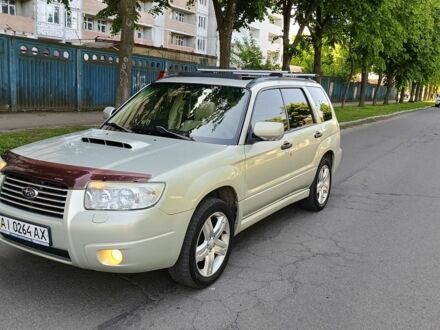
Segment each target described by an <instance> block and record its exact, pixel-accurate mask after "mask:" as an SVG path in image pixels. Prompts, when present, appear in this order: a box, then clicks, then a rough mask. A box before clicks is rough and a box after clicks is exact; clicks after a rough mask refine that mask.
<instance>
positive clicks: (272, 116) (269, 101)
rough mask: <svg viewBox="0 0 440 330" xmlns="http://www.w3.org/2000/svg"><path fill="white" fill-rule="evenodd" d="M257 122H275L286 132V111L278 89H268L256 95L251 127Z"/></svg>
mask: <svg viewBox="0 0 440 330" xmlns="http://www.w3.org/2000/svg"><path fill="white" fill-rule="evenodd" d="M259 121H275V122H279V123H283V124H284V130H287V118H286V111H285V110H284V103H283V98H282V97H281V93H280V90H279V89H269V90H265V91H262V92H261V93H259V94H258V96H257V99H256V101H255V106H254V113H253V114H252V127H253V126H254V125H255V123H257V122H259Z"/></svg>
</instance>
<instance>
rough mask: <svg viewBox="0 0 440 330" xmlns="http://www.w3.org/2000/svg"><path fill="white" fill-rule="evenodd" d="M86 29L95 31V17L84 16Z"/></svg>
mask: <svg viewBox="0 0 440 330" xmlns="http://www.w3.org/2000/svg"><path fill="white" fill-rule="evenodd" d="M84 30H89V31H93V18H91V17H87V16H84Z"/></svg>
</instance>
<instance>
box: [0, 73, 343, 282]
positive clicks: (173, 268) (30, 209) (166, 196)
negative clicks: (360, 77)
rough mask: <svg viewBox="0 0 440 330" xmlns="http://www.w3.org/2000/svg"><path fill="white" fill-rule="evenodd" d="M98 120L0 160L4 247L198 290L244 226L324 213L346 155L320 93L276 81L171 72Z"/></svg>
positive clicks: (213, 276)
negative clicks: (293, 208) (160, 276)
mask: <svg viewBox="0 0 440 330" xmlns="http://www.w3.org/2000/svg"><path fill="white" fill-rule="evenodd" d="M105 113H106V114H107V116H108V117H109V118H108V119H107V120H106V121H105V122H104V124H103V125H102V126H101V127H100V128H99V129H89V130H86V131H83V132H79V133H73V134H70V135H65V136H61V137H55V138H52V139H48V140H45V141H41V142H37V143H33V144H30V145H28V146H23V147H20V148H17V149H14V150H12V151H10V152H8V153H6V154H5V155H4V156H3V159H1V158H0V234H1V235H0V240H1V241H3V242H5V243H7V244H10V245H12V246H14V247H17V248H19V249H22V250H25V251H28V252H30V253H34V254H36V255H39V256H43V257H46V258H49V259H52V260H55V261H59V262H62V263H64V264H69V265H73V266H77V267H81V268H86V269H93V270H97V271H107V272H117V273H136V272H145V271H151V270H155V269H161V268H169V271H170V274H171V276H172V277H173V278H174V279H175V280H176V281H178V282H180V283H182V284H185V285H187V286H191V287H196V288H201V287H205V286H207V285H210V284H211V283H213V282H214V281H215V280H217V278H218V277H219V276H220V274H221V273H222V272H223V270H224V268H225V267H226V264H227V262H228V259H229V256H230V253H231V247H232V246H231V242H232V238H233V237H234V236H235V235H236V234H238V233H239V232H241V231H242V230H244V229H246V228H248V227H250V226H251V225H253V224H255V223H256V222H258V221H260V220H261V219H263V218H265V217H267V216H268V215H270V214H272V213H274V212H276V211H277V210H279V209H281V208H283V207H285V206H287V205H289V204H291V203H294V202H298V201H301V205H302V206H303V207H305V208H306V209H309V210H312V211H320V210H322V209H323V208H324V207H325V206H326V204H327V202H328V200H329V196H330V191H331V184H332V176H333V173H334V172H335V170H336V169H337V168H338V166H339V164H340V161H341V157H342V150H341V147H340V131H339V124H338V121H337V119H336V116H335V113H334V110H333V107H332V105H331V103H330V100H329V98H328V96H327V95H326V93H325V92H324V90H323V88H322V87H321V86H320V85H319V84H317V83H316V82H314V81H312V80H309V79H301V78H298V77H295V76H288V75H284V74H280V73H270V72H254V71H252V72H246V71H238V72H229V71H226V72H225V71H221V70H217V71H215V72H198V73H187V74H180V75H176V76H173V77H168V78H164V79H161V80H158V81H157V82H155V83H153V84H151V85H149V86H147V87H145V88H144V89H142V90H141V91H140V92H138V93H137V94H136V95H134V96H133V97H132V98H131V99H130V100H129V101H128V102H127V103H125V104H124V105H123V106H122V107H121V108H119V109H118V110H114V109H111V108H107V109H106V110H105ZM23 262H25V260H23ZM0 267H1V266H0ZM48 276H50V274H48Z"/></svg>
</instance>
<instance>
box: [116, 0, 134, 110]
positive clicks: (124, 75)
mask: <svg viewBox="0 0 440 330" xmlns="http://www.w3.org/2000/svg"><path fill="white" fill-rule="evenodd" d="M136 2H137V1H136V0H126V1H120V2H119V5H118V7H119V12H120V14H121V20H122V22H121V26H122V27H121V43H120V44H119V68H118V69H119V75H118V86H117V91H116V106H117V107H119V106H120V105H121V104H122V103H124V102H125V101H126V100H127V99H128V98H129V97H130V88H131V67H132V64H133V60H132V54H133V46H134V29H135V25H134V17H136Z"/></svg>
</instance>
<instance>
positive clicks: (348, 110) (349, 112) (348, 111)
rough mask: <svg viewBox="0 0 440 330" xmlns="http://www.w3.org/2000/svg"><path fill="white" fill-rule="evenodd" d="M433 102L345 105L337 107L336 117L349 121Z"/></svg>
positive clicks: (425, 105)
mask: <svg viewBox="0 0 440 330" xmlns="http://www.w3.org/2000/svg"><path fill="white" fill-rule="evenodd" d="M433 105H434V104H433V102H415V103H398V104H395V103H391V104H389V105H367V106H365V107H358V106H352V105H350V106H345V107H344V108H343V109H342V108H341V107H335V111H336V117H338V120H339V122H341V123H343V122H347V121H352V120H358V119H364V118H368V117H374V116H380V115H388V114H392V113H395V112H400V111H405V110H412V109H417V108H424V107H429V106H433Z"/></svg>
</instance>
